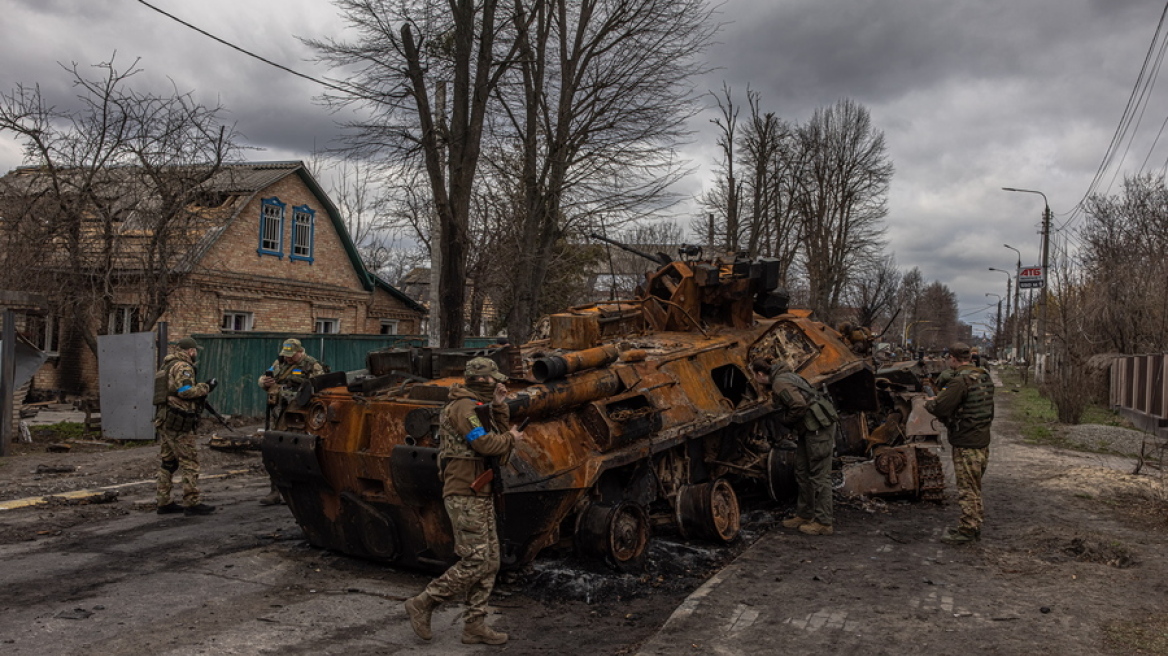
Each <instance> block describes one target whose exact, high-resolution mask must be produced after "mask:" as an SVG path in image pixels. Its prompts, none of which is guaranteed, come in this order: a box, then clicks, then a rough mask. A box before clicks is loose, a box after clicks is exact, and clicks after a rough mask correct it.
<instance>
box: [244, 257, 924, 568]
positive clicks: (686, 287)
mask: <svg viewBox="0 0 1168 656" xmlns="http://www.w3.org/2000/svg"><path fill="white" fill-rule="evenodd" d="M652 259H653V260H654V262H657V263H658V264H660V266H659V268H657V269H656V270H655V271H653V272H652V273H649V274H647V276H646V280H645V282H644V284H643V285H642V286H641V287H639V288H638V291H637V293H636V295H635V297H634V298H632V299H628V300H619V301H611V302H607V303H598V304H595V305H589V306H583V307H574V308H570V309H568V310H567V311H565V312H562V313H558V314H554V315H551V316H550V317H549V318H548V321H547V331H546V335H545V336H542V337H541V338H540V339H537V340H534V341H531V342H529V343H527V344H524V345H522V346H520V347H516V346H511V345H506V346H499V347H497V348H487V349H478V350H466V349H463V350H451V349H435V348H409V349H396V350H383V351H374V352H371V353H369V354H368V356H367V359H366V361H367V369H366V370H365V371H361V372H349V373H347V374H345V373H333V374H327V375H326V376H321V377H317V378H316V379H314V380H313V381H312V383H311V384H312V389H311V390H306V391H305V393H304V394H302V395H301V402H300V403H298V404H296V405H293V406H291V407H290V408H289V409H288V411H286V412H285V413H284V414H283V416H282V418H281V422H280V425H279V426H278V427H277V428H278V430H272V431H268V432H267V433H266V435H265V438H264V444H263V457H264V463H265V465H266V467H267V469H268V471H269V472H270V473H271V475H272V477H273V480H274V481H275V482H276V484H277V486H278V487H279V489H280V490H281V492H282V493H283V496H284V498H285V500H286V501H287V502H288V506H289V508H290V509H291V511H292V513H293V514H294V515H295V517H296V519H297V522H298V523H299V525H300V526H301V528H302V529H303V530H304V532H305V533H306V535H307V536H308V539H309V541H310V542H311V543H312V544H314V545H317V546H320V547H325V548H329V549H334V550H337V551H340V552H343V553H348V554H353V555H358V556H362V557H367V558H372V559H376V560H380V561H386V562H392V563H397V564H401V565H404V566H410V567H422V568H442V567H445V566H446V565H447V564H448V563H450V562H452V561H453V560H454V559H455V555H454V551H453V546H454V545H453V538H452V535H451V529H450V523H449V520H448V519H447V517H446V513H445V511H444V509H443V505H442V499H441V484H440V482H439V478H438V461H437V453H438V449H437V446H438V444H437V440H436V428H437V421H438V414H439V411H440V410H441V408H442V406H443V404H444V403H445V401H446V399H447V393H448V391H449V389H450V387H451V386H452V385H454V384H455V383H458V382H461V379H462V371H463V367H464V364H465V363H466V361H467V360H469V359H470V358H472V357H478V356H486V357H490V358H492V359H494V360H495V361H496V362H497V363H498V364H499V367H500V369H501V370H502V371H504V372H507V373H508V374H509V375H510V382H509V383H508V387H509V389H510V395H509V397H508V398H507V403H508V405H509V406H510V409H511V417H512V420H513V421H516V422H519V421H521V420H523V419H528V420H529V421H530V424H529V426H528V427H527V428H526V430H525V438H524V439H523V440H521V441H520V442H519V443H518V444H517V445H516V448H515V452H514V455H513V457H512V458H511V460H510V462H509V463H508V464H507V465H506V466H505V467H503V468H501V471H500V474H501V479H502V481H501V483H502V489H503V493H502V495H501V499H500V501H499V513H498V514H499V536H500V541H501V544H502V552H503V553H502V560H503V566H504V567H505V568H507V567H512V568H514V567H517V566H520V565H523V564H525V563H529V562H531V561H532V560H533V559H535V557H536V556H537V554H539V553H540V552H541V551H543V550H545V549H548V548H549V547H553V546H563V545H571V546H572V547H574V549H575V551H576V552H577V553H579V554H582V555H585V556H590V557H593V558H596V559H599V560H601V561H603V562H605V563H607V564H608V565H609V566H612V567H615V568H617V569H624V570H636V569H638V568H639V566H640V564H641V563H642V562H643V560H644V558H645V557H646V554H647V553H649V550H650V545H651V543H652V537H653V534H654V532H655V531H658V530H660V529H661V528H662V527H666V526H668V527H670V530H675V531H676V532H677V533H678V534H680V535H681V536H682V537H684V538H689V539H703V540H708V541H711V542H713V543H725V542H729V541H732V540H734V539H735V538H736V537H737V536H738V534H739V530H740V527H741V517H740V513H741V510H740V498H741V497H742V496H743V495H744V494H745V495H749V496H752V497H763V498H765V497H769V498H770V499H772V500H785V499H787V498H789V497H791V495H793V493H794V476H793V462H794V453H795V451H794V445H793V442H792V441H791V440H790V437H791V436H789V435H788V434H787V433H786V430H785V429H784V428H782V427H781V425H780V424H779V423H778V422H777V421H776V420H775V418H774V410H773V406H772V405H771V403H770V400H769V399H768V398H767V394H768V392H767V390H766V389H763V388H761V387H760V386H759V385H758V384H757V383H756V382H755V380H754V379H753V377H752V376H751V375H750V373H749V368H748V365H749V363H750V362H751V361H752V360H753V359H754V358H758V357H763V358H767V359H769V360H783V361H785V362H786V363H787V364H788V365H790V367H791V368H792V369H793V370H795V371H798V372H799V373H801V374H802V375H803V376H804V377H805V378H807V379H808V380H809V381H810V382H811V383H812V384H813V385H816V386H819V387H821V388H822V389H824V390H826V392H827V393H828V394H830V395H831V397H832V399H833V400H834V402H835V404H836V406H837V408H838V409H839V410H840V412H841V414H842V415H843V421H842V422H841V428H840V432H839V434H838V437H837V452H838V453H839V454H840V455H841V456H855V457H854V458H850V459H846V460H844V461H842V481H843V483H842V487H843V489H842V491H843V492H845V493H850V494H867V495H872V494H879V495H908V496H916V497H925V498H935V497H937V496H938V495H939V494H940V492H941V489H942V487H941V486H942V479H941V478H940V471H941V470H940V460H939V459H938V458H937V457H936V454H935V447H936V441H935V438H936V434H937V431H936V430H935V429H934V428H933V425H934V422H932V421H931V418H930V417H926V416H923V415H922V413H924V409H923V397H924V394H923V392H922V388H921V385H920V382H919V377H918V376H916V375H915V374H914V373H913V372H911V371H907V370H896V371H892V372H889V373H888V375H884V372H877V371H876V368H875V366H874V365H873V363H872V361H871V360H869V359H867V358H865V357H863V356H861V355H857V354H856V353H854V352H853V351H852V350H851V349H850V348H849V345H848V344H847V343H845V342H844V341H843V340H842V339H841V337H840V335H839V333H837V332H836V331H835V330H833V329H831V328H830V327H828V326H826V325H824V324H822V323H819V322H817V321H815V320H813V319H811V317H810V314H811V313H810V312H809V311H806V310H792V309H789V308H788V307H787V296H786V294H785V292H783V291H782V290H781V289H779V287H778V284H779V268H778V263H777V262H775V261H772V260H768V259H766V258H763V259H760V260H743V259H735V260H733V261H729V262H724V261H719V260H714V261H705V260H696V259H691V260H678V261H669V262H662V261H661V260H660V259H659V258H656V257H655V258H652ZM309 392H311V393H309ZM926 414H927V413H926Z"/></svg>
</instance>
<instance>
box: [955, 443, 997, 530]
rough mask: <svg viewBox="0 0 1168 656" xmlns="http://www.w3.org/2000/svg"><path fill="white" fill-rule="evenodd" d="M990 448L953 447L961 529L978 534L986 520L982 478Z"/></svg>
mask: <svg viewBox="0 0 1168 656" xmlns="http://www.w3.org/2000/svg"><path fill="white" fill-rule="evenodd" d="M989 459H990V450H989V447H986V448H984V449H965V448H962V447H959V446H955V447H953V474H954V475H955V477H956V479H957V505H958V506H960V508H961V522H960V524H959V527H960V528H962V529H964V530H966V531H972V532H975V533H978V532H980V531H981V524H982V522H983V521H984V520H985V508H984V507H983V506H982V503H981V477H982V475H984V474H985V470H986V465H987V464H988V463H989Z"/></svg>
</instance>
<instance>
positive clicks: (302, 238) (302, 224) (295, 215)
mask: <svg viewBox="0 0 1168 656" xmlns="http://www.w3.org/2000/svg"><path fill="white" fill-rule="evenodd" d="M315 217H316V211H315V210H312V209H309V207H308V206H307V205H301V206H300V207H293V208H292V253H291V255H290V257H291V258H292V259H293V260H304V261H305V262H311V261H312V240H313V238H314V236H315V235H314V234H313V231H314V229H315V226H314V223H313V221H314V219H315Z"/></svg>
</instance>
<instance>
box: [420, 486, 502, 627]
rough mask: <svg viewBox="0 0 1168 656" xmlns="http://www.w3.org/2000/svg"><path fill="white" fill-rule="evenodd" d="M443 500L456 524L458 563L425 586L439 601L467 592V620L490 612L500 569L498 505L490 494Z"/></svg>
mask: <svg viewBox="0 0 1168 656" xmlns="http://www.w3.org/2000/svg"><path fill="white" fill-rule="evenodd" d="M443 501H444V502H445V504H446V513H447V514H448V515H450V524H451V526H453V527H454V553H456V554H457V555H458V559H459V560H458V562H457V563H454V565H452V566H451V567H450V569H448V570H446V572H444V573H443V574H442V576H439V577H438V578H436V579H434V580H433V581H431V582H430V585H428V586H426V594H428V595H430V596H431V597H433V598H434V599H436V600H438V601H449V600H451V599H455V598H461V597H462V596H463V595H466V605H467V609H466V614H465V618H466V621H467V623H471V622H474V621H475V620H478V619H482V618H484V617H486V615H487V598H488V597H490V596H491V590H492V589H493V588H494V587H495V574H497V573H498V572H499V536H498V534H497V532H496V527H495V504H494V500H493V499H491V497H464V496H455V495H452V496H448V497H446V498H445V499H443Z"/></svg>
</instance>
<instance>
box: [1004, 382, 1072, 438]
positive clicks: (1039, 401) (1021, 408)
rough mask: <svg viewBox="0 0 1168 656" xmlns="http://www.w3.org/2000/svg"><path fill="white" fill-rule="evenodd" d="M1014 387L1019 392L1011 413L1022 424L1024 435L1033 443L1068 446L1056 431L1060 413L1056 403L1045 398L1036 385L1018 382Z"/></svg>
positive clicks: (1015, 397)
mask: <svg viewBox="0 0 1168 656" xmlns="http://www.w3.org/2000/svg"><path fill="white" fill-rule="evenodd" d="M1014 389H1016V390H1017V391H1018V393H1017V394H1016V395H1015V396H1014V403H1013V407H1012V408H1011V414H1012V415H1013V417H1014V419H1015V420H1016V421H1017V422H1018V423H1019V424H1021V431H1022V437H1023V438H1024V439H1025V440H1026V441H1027V442H1029V443H1031V444H1046V445H1049V446H1059V447H1065V446H1068V444H1067V441H1066V440H1063V439H1060V438H1059V437H1058V433H1057V432H1056V431H1055V426H1056V425H1057V424H1058V421H1057V417H1058V415H1057V413H1056V412H1055V408H1054V404H1053V403H1051V402H1050V401H1049V400H1047V399H1045V398H1043V397H1042V395H1041V394H1039V393H1038V388H1037V387H1035V386H1034V385H1025V386H1023V385H1021V384H1018V385H1017V386H1016V387H1014Z"/></svg>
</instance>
